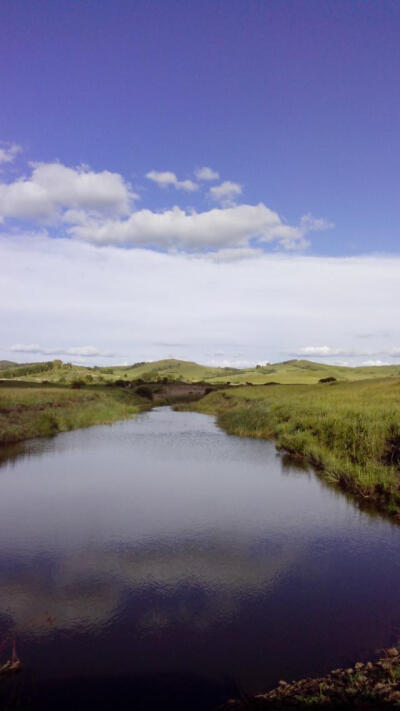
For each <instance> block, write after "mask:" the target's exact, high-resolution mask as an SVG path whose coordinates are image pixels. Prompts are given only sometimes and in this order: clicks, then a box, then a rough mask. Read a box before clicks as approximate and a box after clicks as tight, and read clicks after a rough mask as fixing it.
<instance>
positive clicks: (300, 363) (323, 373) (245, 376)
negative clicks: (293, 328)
mask: <svg viewBox="0 0 400 711" xmlns="http://www.w3.org/2000/svg"><path fill="white" fill-rule="evenodd" d="M3 363H4V365H1V363H0V379H8V380H13V379H17V380H21V381H29V382H38V383H40V382H50V383H55V382H56V383H61V384H71V383H72V382H74V380H77V379H79V380H82V381H83V382H85V383H98V384H101V383H107V382H115V381H117V380H123V381H129V382H131V381H132V380H138V379H141V380H146V381H151V382H155V381H158V380H163V379H165V378H167V379H168V380H183V381H185V382H198V381H203V382H207V383H210V384H223V383H230V384H232V385H245V384H246V383H251V384H253V385H261V384H264V383H269V382H277V383H286V384H295V383H299V384H301V383H304V384H312V383H318V381H319V380H320V379H321V378H326V377H333V378H335V379H336V380H339V381H344V382H346V381H353V380H366V379H371V378H386V377H400V365H383V366H363V367H358V368H350V367H346V366H338V365H329V364H325V363H313V362H312V361H308V360H289V361H285V362H283V363H272V364H266V365H259V366H257V367H256V368H247V369H246V368H240V369H239V368H214V367H209V366H206V365H199V364H198V363H194V362H191V361H183V360H175V359H169V360H159V361H154V362H149V363H136V364H133V365H128V366H110V367H98V366H94V367H92V368H89V367H84V366H79V365H72V364H71V363H63V362H62V361H60V360H55V361H49V362H44V363H25V364H23V365H18V364H16V363H15V364H12V363H11V364H10V362H9V361H3Z"/></svg>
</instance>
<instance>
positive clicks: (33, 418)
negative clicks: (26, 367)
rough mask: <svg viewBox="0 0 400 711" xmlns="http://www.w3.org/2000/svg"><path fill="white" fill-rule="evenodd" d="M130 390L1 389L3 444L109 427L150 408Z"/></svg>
mask: <svg viewBox="0 0 400 711" xmlns="http://www.w3.org/2000/svg"><path fill="white" fill-rule="evenodd" d="M148 406H149V405H148V402H147V401H146V400H144V399H142V398H141V397H139V396H138V395H136V394H134V393H133V392H132V390H130V389H122V388H113V387H105V388H102V387H98V386H92V387H84V388H82V389H76V390H75V389H72V388H70V387H65V386H49V385H46V386H39V385H34V384H29V383H18V384H17V383H15V384H13V383H6V384H4V383H3V384H2V385H1V386H0V444H5V443H11V442H19V441H22V440H24V439H28V438H30V437H43V436H47V435H52V434H55V433H56V432H63V431H66V430H74V429H78V428H80V427H88V426H89V425H97V424H108V423H110V422H115V421H116V420H121V419H124V418H126V417H130V416H131V415H132V414H134V413H135V412H139V410H141V409H145V408H147V407H148Z"/></svg>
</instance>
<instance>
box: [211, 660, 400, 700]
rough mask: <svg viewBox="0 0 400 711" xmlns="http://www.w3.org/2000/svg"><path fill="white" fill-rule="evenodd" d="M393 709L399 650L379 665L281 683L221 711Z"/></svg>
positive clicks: (399, 685)
mask: <svg viewBox="0 0 400 711" xmlns="http://www.w3.org/2000/svg"><path fill="white" fill-rule="evenodd" d="M310 707H312V708H313V709H325V710H326V709H371V710H372V709H390V708H399V707H400V654H399V650H398V649H397V648H396V647H392V648H391V649H388V650H386V651H385V654H384V656H382V657H381V658H380V659H378V660H377V661H376V662H374V663H372V662H367V663H366V664H363V663H362V662H357V663H356V664H355V665H354V666H353V667H350V668H348V669H334V670H333V671H331V672H330V673H329V674H327V675H326V676H324V677H320V678H316V679H311V678H308V679H300V681H294V682H292V683H291V684H289V683H287V682H286V681H280V682H279V686H278V687H277V688H276V689H272V690H271V691H268V692H267V693H265V694H256V695H255V696H252V697H249V698H247V699H242V700H240V701H239V700H238V701H235V700H231V701H228V702H227V703H226V704H224V706H223V707H221V709H220V711H249V709H260V711H278V709H281V710H283V709H305V708H310Z"/></svg>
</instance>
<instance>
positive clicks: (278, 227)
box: [0, 145, 332, 261]
mask: <svg viewBox="0 0 400 711" xmlns="http://www.w3.org/2000/svg"><path fill="white" fill-rule="evenodd" d="M2 150H3V158H4V156H6V152H4V151H6V149H2ZM17 150H19V147H18V146H16V145H15V146H14V145H13V146H11V147H8V148H7V151H8V153H7V156H11V154H15V153H16V151H17ZM7 159H8V158H7ZM30 171H31V173H30V175H29V176H22V177H19V178H18V179H17V180H14V181H12V182H6V181H3V182H0V223H2V224H4V225H7V220H11V221H12V223H13V229H15V231H16V233H17V231H18V227H17V228H15V224H16V221H18V220H19V221H20V222H22V223H23V224H24V226H25V227H26V223H28V224H30V225H32V226H33V225H36V226H37V225H42V226H43V227H46V228H50V227H52V228H56V229H57V233H56V235H54V236H57V237H65V236H71V237H74V238H76V239H79V240H84V241H87V242H91V243H93V244H97V245H102V246H104V245H111V244H113V245H116V246H120V247H136V248H138V247H146V248H147V249H156V250H158V249H161V250H163V251H170V252H174V251H177V250H182V251H187V252H190V253H196V252H197V253H211V254H212V255H213V256H212V257H211V258H215V255H216V254H217V252H220V254H219V256H218V259H219V261H229V260H234V259H242V258H244V257H256V256H259V255H260V254H262V252H263V249H264V248H265V244H270V243H273V242H275V243H276V245H279V246H280V247H282V248H283V249H285V250H293V249H299V248H305V247H307V246H308V245H309V242H308V240H307V235H308V234H309V233H311V232H315V231H316V230H323V229H326V228H328V227H332V224H331V223H329V222H328V221H326V220H324V219H320V218H314V217H313V216H312V215H309V214H306V215H304V216H303V217H302V218H301V220H300V222H299V224H297V225H289V224H287V223H286V222H285V221H283V220H282V219H281V218H280V216H279V215H278V214H277V213H276V212H274V211H273V210H271V209H270V208H269V207H267V206H266V205H265V204H263V203H259V204H258V205H249V204H235V203H234V200H233V199H234V198H235V197H238V196H239V195H240V194H241V192H242V188H241V186H240V185H239V184H238V183H232V182H230V181H225V182H223V183H221V184H220V185H215V186H213V187H211V189H210V193H209V194H210V195H211V196H212V197H213V199H214V200H216V201H217V202H219V203H220V206H218V207H214V208H212V209H209V210H205V211H196V210H194V209H190V210H187V209H183V208H182V207H179V206H177V205H175V206H174V207H171V208H168V209H165V210H163V211H157V210H150V209H145V208H144V209H141V210H135V209H134V205H133V201H134V200H135V199H137V198H138V196H137V195H136V194H135V193H134V192H133V191H132V188H131V186H130V184H129V183H127V182H126V181H125V180H124V179H123V177H122V176H121V175H120V174H119V173H112V172H110V171H107V170H103V171H100V172H96V171H93V170H91V169H90V168H89V167H88V166H86V165H80V166H78V167H69V166H66V165H63V164H62V163H59V162H53V163H32V164H30ZM197 175H199V176H201V179H202V180H211V179H215V178H216V177H218V174H217V173H216V171H213V169H212V168H210V167H208V166H203V167H201V168H199V169H198V170H197ZM147 178H149V179H150V180H152V181H153V182H156V183H157V184H158V185H159V186H160V187H162V188H163V187H164V188H167V187H168V186H171V185H172V186H173V187H174V188H175V189H180V190H184V191H186V192H193V191H195V190H197V189H198V188H199V185H198V184H197V183H195V182H193V181H192V180H178V178H177V176H176V174H175V173H173V172H171V171H165V172H158V171H154V170H152V171H150V172H149V173H147ZM6 228H7V227H6ZM6 228H5V229H6ZM235 250H236V253H235V254H234V251H235Z"/></svg>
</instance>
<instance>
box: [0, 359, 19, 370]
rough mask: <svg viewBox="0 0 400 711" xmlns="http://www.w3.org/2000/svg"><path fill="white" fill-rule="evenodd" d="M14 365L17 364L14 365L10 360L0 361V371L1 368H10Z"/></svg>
mask: <svg viewBox="0 0 400 711" xmlns="http://www.w3.org/2000/svg"><path fill="white" fill-rule="evenodd" d="M14 365H18V363H14V362H13V361H12V360H0V370H1V369H2V368H12V367H13V366H14Z"/></svg>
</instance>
